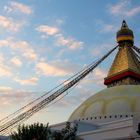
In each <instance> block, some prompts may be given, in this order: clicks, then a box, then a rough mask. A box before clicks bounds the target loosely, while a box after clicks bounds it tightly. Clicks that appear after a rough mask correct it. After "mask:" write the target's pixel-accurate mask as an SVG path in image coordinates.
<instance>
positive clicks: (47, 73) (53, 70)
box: [0, 0, 140, 124]
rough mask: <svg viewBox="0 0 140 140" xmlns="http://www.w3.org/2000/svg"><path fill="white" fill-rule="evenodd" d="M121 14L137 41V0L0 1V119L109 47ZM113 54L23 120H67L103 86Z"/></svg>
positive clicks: (139, 22) (139, 15) (139, 30)
mask: <svg viewBox="0 0 140 140" xmlns="http://www.w3.org/2000/svg"><path fill="white" fill-rule="evenodd" d="M123 19H125V20H126V22H127V24H128V26H129V27H130V28H131V29H132V30H133V31H134V36H135V45H136V46H139V45H140V39H139V36H140V20H139V19H140V1H139V0H117V1H114V0H69V1H68V0H59V1H58V0H40V1H39V0H1V1H0V112H1V113H0V119H2V118H3V117H5V116H7V115H8V114H10V113H13V112H14V111H16V110H17V109H19V108H21V107H22V106H24V105H26V104H27V103H29V102H31V101H32V100H34V99H36V98H37V97H40V96H41V95H43V94H44V93H46V92H47V91H49V90H51V89H52V88H54V87H55V86H57V85H59V84H61V83H62V82H63V81H65V80H66V79H68V78H69V77H71V76H72V75H74V74H75V73H77V72H78V71H80V70H81V69H83V68H84V67H85V66H87V65H88V64H90V63H91V62H93V61H95V60H98V59H99V58H101V57H102V56H103V55H104V54H106V53H107V52H108V51H109V50H111V49H112V48H113V47H115V46H116V45H117V43H116V38H115V37H116V32H117V31H118V30H119V29H120V27H121V23H122V20H123ZM115 54H116V52H114V53H113V54H112V55H111V56H110V57H108V58H107V60H105V61H104V62H103V63H102V64H101V65H99V66H98V67H97V68H96V69H95V70H94V71H93V72H92V73H91V74H89V75H88V76H87V77H86V78H85V79H83V80H82V81H81V82H80V83H79V84H78V85H77V86H76V87H75V88H73V89H72V90H70V91H68V92H67V96H65V97H64V98H62V99H61V100H59V101H57V102H55V103H53V104H50V105H49V106H47V107H46V108H45V109H43V110H41V111H39V112H38V113H36V114H35V115H34V116H33V117H31V118H30V119H29V120H28V121H27V122H26V123H33V122H41V123H49V124H56V123H60V122H63V121H67V120H68V118H69V117H70V114H71V113H72V112H73V111H74V110H75V109H76V108H77V107H78V106H79V105H80V104H81V103H82V102H83V101H84V100H86V99H87V98H89V97H90V96H91V95H94V94H95V93H97V92H98V91H100V90H102V89H104V88H106V86H104V84H103V82H104V78H105V77H106V75H107V71H108V69H109V67H110V65H111V63H112V61H113V58H114V56H115Z"/></svg>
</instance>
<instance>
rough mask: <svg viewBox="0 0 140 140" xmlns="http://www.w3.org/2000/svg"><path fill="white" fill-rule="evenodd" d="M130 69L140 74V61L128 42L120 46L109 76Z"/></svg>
mask: <svg viewBox="0 0 140 140" xmlns="http://www.w3.org/2000/svg"><path fill="white" fill-rule="evenodd" d="M128 70H130V71H133V72H135V73H137V74H140V62H139V60H138V59H137V57H136V55H135V52H134V51H133V50H132V47H131V46H128V45H127V44H126V45H124V46H122V47H120V48H119V51H118V53H117V55H116V57H115V59H114V62H113V63H112V66H111V68H110V70H109V73H108V76H107V78H109V77H112V76H115V75H117V74H119V73H121V72H123V71H128Z"/></svg>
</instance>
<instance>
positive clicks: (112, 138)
mask: <svg viewBox="0 0 140 140" xmlns="http://www.w3.org/2000/svg"><path fill="white" fill-rule="evenodd" d="M116 40H117V43H118V52H117V55H116V57H115V59H114V61H113V63H112V65H111V68H110V70H109V72H108V75H107V77H106V78H105V80H104V84H105V85H106V86H107V88H106V89H104V90H102V91H100V92H98V93H96V94H95V95H93V96H91V97H90V98H89V99H87V100H86V101H84V102H83V103H82V104H81V105H80V106H79V107H78V108H77V109H76V110H75V111H74V112H73V113H72V115H71V116H70V118H69V120H68V121H70V122H72V123H77V124H78V136H79V137H80V138H82V139H83V140H119V139H123V140H124V139H129V140H130V139H139V135H138V134H137V130H138V123H140V114H139V113H140V61H139V55H138V54H137V53H136V52H135V51H134V35H133V31H132V30H130V29H129V28H128V26H127V24H126V22H125V21H123V22H122V26H121V29H120V30H119V31H118V32H117V35H116ZM64 125H65V122H63V123H61V124H55V125H53V126H52V128H53V129H57V130H59V129H62V128H63V127H64Z"/></svg>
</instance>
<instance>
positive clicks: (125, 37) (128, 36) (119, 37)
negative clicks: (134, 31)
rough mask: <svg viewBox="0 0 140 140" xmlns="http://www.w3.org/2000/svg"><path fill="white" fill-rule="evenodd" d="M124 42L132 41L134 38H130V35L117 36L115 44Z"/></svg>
mask: <svg viewBox="0 0 140 140" xmlns="http://www.w3.org/2000/svg"><path fill="white" fill-rule="evenodd" d="M126 40H130V41H133V40H134V37H133V36H130V35H119V36H117V42H120V41H126Z"/></svg>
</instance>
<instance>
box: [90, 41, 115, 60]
mask: <svg viewBox="0 0 140 140" xmlns="http://www.w3.org/2000/svg"><path fill="white" fill-rule="evenodd" d="M113 47H114V44H111V43H108V44H105V43H104V44H95V45H94V46H93V47H92V48H93V49H92V50H91V55H92V56H94V57H97V56H98V57H99V56H101V55H102V54H103V53H104V52H107V51H109V50H110V49H113Z"/></svg>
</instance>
